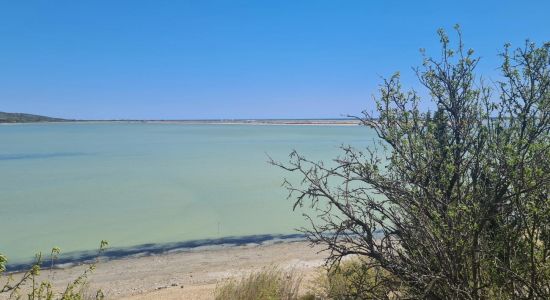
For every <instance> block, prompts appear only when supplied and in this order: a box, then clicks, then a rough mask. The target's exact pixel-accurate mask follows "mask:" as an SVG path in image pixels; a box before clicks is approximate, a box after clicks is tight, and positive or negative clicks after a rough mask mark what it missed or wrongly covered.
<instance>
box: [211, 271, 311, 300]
mask: <svg viewBox="0 0 550 300" xmlns="http://www.w3.org/2000/svg"><path fill="white" fill-rule="evenodd" d="M301 282H302V278H301V277H299V276H297V275H296V273H294V272H284V271H281V270H280V269H278V268H275V267H272V268H267V269H264V270H262V271H259V272H255V273H252V274H250V275H248V276H245V277H243V278H241V279H239V280H236V279H232V280H229V281H228V282H226V283H225V284H223V285H221V286H219V287H218V288H217V289H216V300H222V299H223V300H279V299H281V300H295V299H300V298H299V296H298V292H299V288H300V285H301Z"/></svg>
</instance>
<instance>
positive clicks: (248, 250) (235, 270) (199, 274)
mask: <svg viewBox="0 0 550 300" xmlns="http://www.w3.org/2000/svg"><path fill="white" fill-rule="evenodd" d="M320 250H321V248H319V247H315V248H312V247H310V246H309V245H308V243H306V242H303V241H298V242H297V241H294V242H281V243H277V244H267V245H257V244H254V245H247V246H232V247H222V248H215V249H195V250H191V251H185V252H177V253H166V254H159V255H151V256H144V257H130V258H124V259H117V260H111V261H107V262H100V263H99V264H98V265H97V269H96V271H95V272H94V273H93V274H92V275H91V277H90V280H89V282H90V290H91V291H92V290H96V289H101V290H103V291H104V293H105V295H106V297H107V299H129V300H130V299H131V300H138V299H213V297H214V290H215V288H216V286H217V285H218V284H219V283H221V282H224V281H225V280H227V279H228V278H231V277H236V276H242V275H245V274H247V273H249V272H252V271H255V270H260V269H261V268H264V267H269V266H272V265H276V266H279V267H281V268H284V269H294V270H295V271H297V272H299V273H301V274H303V275H304V276H305V278H306V281H307V279H308V278H312V277H314V276H315V274H316V273H317V272H318V270H319V267H321V266H322V265H323V263H324V258H325V256H326V253H319V251H320ZM83 270H84V266H76V267H70V268H67V269H57V270H54V271H53V272H50V271H48V270H45V271H43V274H42V275H41V276H42V277H43V278H49V279H50V280H51V281H52V282H53V283H54V285H55V286H56V287H63V286H66V284H67V283H68V282H69V281H70V280H72V279H74V278H75V277H77V276H78V275H79V274H81V273H82V271H83ZM0 298H1V297H0Z"/></svg>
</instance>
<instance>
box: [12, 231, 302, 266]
mask: <svg viewBox="0 0 550 300" xmlns="http://www.w3.org/2000/svg"><path fill="white" fill-rule="evenodd" d="M305 240H306V238H305V236H304V235H303V234H301V233H292V234H258V235H245V236H226V237H220V238H210V239H198V240H184V241H179V242H168V243H146V244H140V245H134V246H128V247H116V248H109V247H107V248H106V249H105V250H104V251H103V252H102V253H101V255H100V256H99V257H98V253H97V250H85V251H76V252H67V253H61V255H59V257H58V258H57V259H56V260H55V264H54V268H55V269H65V268H70V267H73V266H78V265H82V264H86V263H90V262H93V261H94V260H96V259H100V260H101V261H103V262H108V261H111V260H118V259H126V258H132V257H148V256H155V255H164V254H170V253H183V252H193V251H202V250H217V249H227V248H231V247H238V246H252V245H255V246H262V245H272V244H277V243H284V242H287V243H288V242H303V241H305ZM33 264H34V260H32V259H31V260H27V261H21V262H15V263H9V262H8V264H7V265H6V272H7V274H17V273H20V272H24V271H26V270H28V269H29V268H30V267H31V266H32V265H33ZM50 264H51V263H50V262H49V261H48V260H44V261H43V263H42V264H41V266H42V267H49V266H50Z"/></svg>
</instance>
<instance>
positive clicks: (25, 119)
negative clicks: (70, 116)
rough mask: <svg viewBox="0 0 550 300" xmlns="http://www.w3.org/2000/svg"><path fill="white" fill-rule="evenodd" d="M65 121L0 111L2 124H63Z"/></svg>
mask: <svg viewBox="0 0 550 300" xmlns="http://www.w3.org/2000/svg"><path fill="white" fill-rule="evenodd" d="M63 121H67V120H65V119H59V118H50V117H45V116H39V115H31V114H22V113H7V112H1V111H0V123H33V122H63Z"/></svg>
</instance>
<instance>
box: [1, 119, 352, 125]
mask: <svg viewBox="0 0 550 300" xmlns="http://www.w3.org/2000/svg"><path fill="white" fill-rule="evenodd" d="M24 124H30V125H32V124H34V125H37V124H179V125H263V126H266V125H279V126H280V125H284V126H358V125H361V123H360V121H358V120H354V119H265V120H263V119H243V120H225V119H222V120H68V121H46V122H13V123H10V122H6V123H0V125H24Z"/></svg>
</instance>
